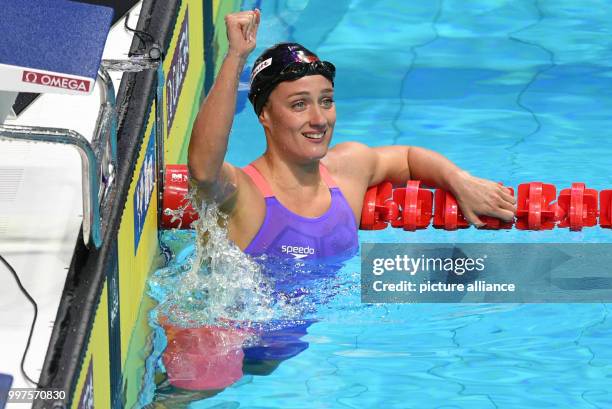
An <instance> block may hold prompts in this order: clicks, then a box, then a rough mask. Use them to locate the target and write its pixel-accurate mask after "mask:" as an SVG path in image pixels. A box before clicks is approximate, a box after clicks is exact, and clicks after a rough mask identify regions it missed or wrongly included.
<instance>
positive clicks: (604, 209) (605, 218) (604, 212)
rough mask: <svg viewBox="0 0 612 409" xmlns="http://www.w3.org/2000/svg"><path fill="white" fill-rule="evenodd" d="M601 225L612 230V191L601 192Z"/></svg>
mask: <svg viewBox="0 0 612 409" xmlns="http://www.w3.org/2000/svg"><path fill="white" fill-rule="evenodd" d="M599 208H600V209H601V210H600V212H601V213H600V215H599V225H600V226H601V227H606V228H608V229H612V190H602V191H601V192H599Z"/></svg>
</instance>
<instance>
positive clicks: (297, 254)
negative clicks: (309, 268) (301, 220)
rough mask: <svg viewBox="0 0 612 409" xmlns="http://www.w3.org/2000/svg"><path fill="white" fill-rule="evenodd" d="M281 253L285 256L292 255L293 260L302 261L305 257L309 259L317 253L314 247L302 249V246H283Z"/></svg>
mask: <svg viewBox="0 0 612 409" xmlns="http://www.w3.org/2000/svg"><path fill="white" fill-rule="evenodd" d="M281 252H282V253H284V254H290V255H292V256H293V258H296V259H300V258H304V257H308V256H309V255H314V253H315V251H314V249H313V248H312V247H309V246H306V247H300V246H287V245H285V244H283V245H282V246H281Z"/></svg>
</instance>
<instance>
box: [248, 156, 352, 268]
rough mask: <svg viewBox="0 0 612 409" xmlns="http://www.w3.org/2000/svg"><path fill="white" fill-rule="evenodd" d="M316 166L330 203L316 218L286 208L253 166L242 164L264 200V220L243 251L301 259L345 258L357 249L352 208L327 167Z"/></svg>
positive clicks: (253, 254) (255, 254)
mask: <svg viewBox="0 0 612 409" xmlns="http://www.w3.org/2000/svg"><path fill="white" fill-rule="evenodd" d="M319 166H320V167H319V169H320V172H321V177H322V178H323V181H324V182H325V183H326V184H327V186H328V187H329V191H330V193H331V206H330V207H329V209H328V210H327V212H325V213H324V214H323V215H321V216H319V217H315V218H309V217H303V216H300V215H298V214H295V213H293V212H291V211H290V210H288V209H287V208H286V207H285V206H283V205H282V204H281V203H280V202H279V201H278V200H277V199H276V197H274V194H273V193H272V190H271V189H270V186H269V185H268V183H267V182H266V181H265V179H264V178H263V176H262V175H261V173H259V171H258V170H257V169H256V168H255V166H253V165H252V164H251V165H248V166H246V167H245V168H243V170H244V172H245V173H246V174H247V175H249V177H250V178H251V179H252V180H253V182H254V183H255V185H256V186H257V188H258V189H259V191H260V192H261V194H262V195H263V197H264V198H265V201H266V216H265V218H264V221H263V224H262V225H261V228H260V229H259V231H258V232H257V234H256V235H255V238H253V241H251V243H250V244H249V245H248V246H247V248H246V249H245V250H244V252H245V253H247V254H250V255H252V256H259V255H262V254H267V255H271V256H277V257H281V258H289V259H295V260H300V259H303V260H304V261H312V260H319V259H327V258H333V259H346V258H348V257H351V256H353V255H354V254H355V253H356V251H357V248H358V246H359V241H358V239H357V224H356V222H355V216H354V214H353V211H352V210H351V207H350V206H349V204H348V202H347V201H346V199H345V198H344V195H343V194H342V192H341V191H340V189H339V188H338V187H337V185H336V184H335V183H334V181H333V179H332V178H331V176H330V175H329V173H328V172H327V169H326V168H325V167H324V166H323V165H319Z"/></svg>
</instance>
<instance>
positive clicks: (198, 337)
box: [160, 317, 251, 390]
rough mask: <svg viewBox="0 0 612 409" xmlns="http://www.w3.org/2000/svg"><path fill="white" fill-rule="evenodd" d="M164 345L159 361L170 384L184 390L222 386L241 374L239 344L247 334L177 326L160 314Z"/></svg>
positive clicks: (236, 378)
mask: <svg viewBox="0 0 612 409" xmlns="http://www.w3.org/2000/svg"><path fill="white" fill-rule="evenodd" d="M160 321H161V322H160V324H161V325H162V327H163V328H164V330H165V332H166V337H167V338H168V346H167V347H166V349H165V350H164V353H163V355H162V362H163V363H164V366H165V368H166V372H167V374H168V380H169V381H170V384H172V385H174V386H176V387H179V388H182V389H188V390H216V389H223V388H225V387H227V386H229V385H231V384H232V383H234V382H236V381H237V380H238V379H240V378H241V377H242V375H243V373H242V361H243V358H244V352H243V350H242V344H243V343H244V341H245V340H246V339H247V338H248V337H249V336H250V335H251V333H250V332H249V331H246V330H242V329H238V328H232V327H229V328H226V327H222V326H214V325H205V326H202V327H198V328H181V327H178V326H175V325H172V324H170V323H169V322H168V320H167V319H166V318H165V317H163V318H162V319H160Z"/></svg>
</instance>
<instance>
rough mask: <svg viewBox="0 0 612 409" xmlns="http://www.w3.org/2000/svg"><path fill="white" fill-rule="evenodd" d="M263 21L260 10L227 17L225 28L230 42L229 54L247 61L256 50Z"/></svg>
mask: <svg viewBox="0 0 612 409" xmlns="http://www.w3.org/2000/svg"><path fill="white" fill-rule="evenodd" d="M260 20H261V12H260V11H259V10H258V9H255V10H248V11H241V12H238V13H232V14H228V15H227V16H225V28H226V31H227V39H228V41H229V50H228V54H233V55H235V56H237V57H240V58H243V59H246V58H247V57H248V56H249V54H250V53H251V51H253V50H254V49H255V45H256V39H257V29H258V28H259V22H260Z"/></svg>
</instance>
